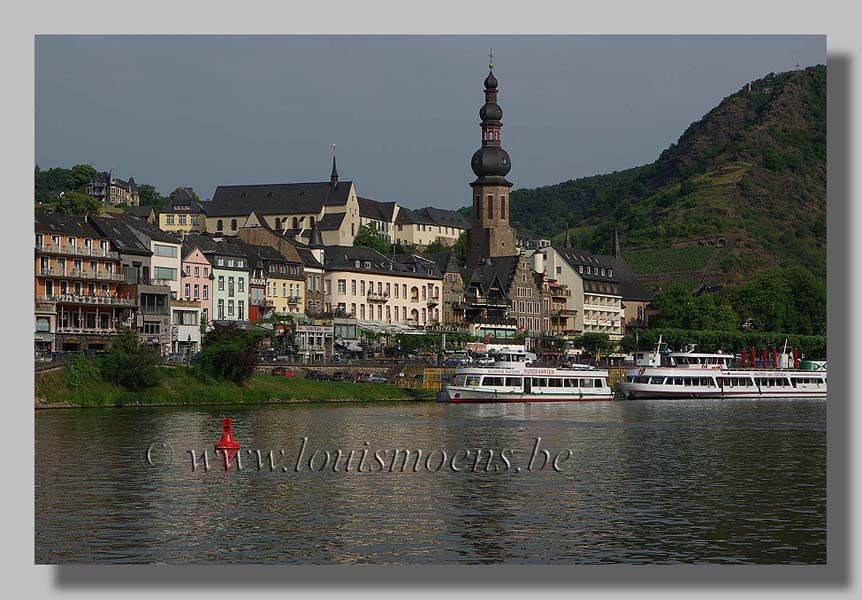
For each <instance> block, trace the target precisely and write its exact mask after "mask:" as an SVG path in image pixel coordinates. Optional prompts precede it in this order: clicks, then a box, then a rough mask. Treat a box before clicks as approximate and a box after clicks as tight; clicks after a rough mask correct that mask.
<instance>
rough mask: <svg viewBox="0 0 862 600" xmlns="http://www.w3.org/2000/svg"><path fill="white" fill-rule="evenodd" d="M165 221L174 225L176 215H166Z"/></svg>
mask: <svg viewBox="0 0 862 600" xmlns="http://www.w3.org/2000/svg"><path fill="white" fill-rule="evenodd" d="M165 223H166V224H167V225H173V224H174V215H165Z"/></svg>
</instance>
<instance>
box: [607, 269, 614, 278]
mask: <svg viewBox="0 0 862 600" xmlns="http://www.w3.org/2000/svg"><path fill="white" fill-rule="evenodd" d="M613 276H614V270H613V269H608V277H613Z"/></svg>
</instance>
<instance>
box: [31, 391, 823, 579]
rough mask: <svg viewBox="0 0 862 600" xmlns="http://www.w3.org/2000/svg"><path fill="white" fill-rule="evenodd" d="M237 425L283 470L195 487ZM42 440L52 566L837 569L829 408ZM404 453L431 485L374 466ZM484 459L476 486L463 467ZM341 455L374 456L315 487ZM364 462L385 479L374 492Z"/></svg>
mask: <svg viewBox="0 0 862 600" xmlns="http://www.w3.org/2000/svg"><path fill="white" fill-rule="evenodd" d="M224 414H227V415H228V416H231V417H233V419H234V434H235V436H236V438H237V439H238V440H239V441H240V442H241V443H242V445H243V452H246V451H247V450H249V449H255V450H258V449H259V450H261V451H262V452H263V454H264V459H265V455H266V452H268V451H269V450H270V449H274V450H275V459H276V469H275V470H274V471H270V466H269V463H268V462H266V460H265V465H264V468H263V469H262V470H258V469H257V460H256V458H254V457H253V456H249V455H246V456H244V457H243V468H242V470H241V471H239V472H237V471H236V470H235V466H234V469H232V470H231V471H230V472H225V471H224V468H223V464H222V465H219V464H216V463H215V462H214V461H213V462H212V463H211V467H212V468H211V469H210V470H209V471H207V472H204V471H203V469H201V468H198V470H197V471H195V472H192V469H191V465H192V461H191V457H190V455H189V454H188V452H187V451H188V449H196V450H197V452H198V454H201V453H202V452H203V450H204V449H208V451H209V453H210V455H212V452H213V443H214V442H215V440H216V439H217V438H218V430H219V428H220V418H221V416H223V415H224ZM35 421H36V451H37V455H36V532H35V534H36V537H35V539H36V561H37V562H38V563H61V562H76V563H81V562H86V563H89V562H105V563H108V562H148V563H149V562H158V563H185V562H219V561H230V562H266V563H277V562H285V563H286V562H301V563H354V562H366V563H496V562H511V563H581V564H586V563H677V562H686V563H688V562H716V563H763V564H765V563H825V561H826V402H825V401H824V400H810V401H809V400H792V401H788V400H757V401H714V400H692V401H658V400H656V401H652V400H643V401H635V402H623V401H617V402H593V403H558V404H557V403H555V404H529V405H502V404H501V405H493V404H488V405H447V404H437V403H431V402H421V403H397V404H395V403H393V404H377V403H374V404H334V405H284V406H266V407H251V408H249V407H214V408H162V409H110V410H64V411H37V412H36V419H35ZM303 437H307V438H308V442H307V444H306V453H305V455H304V458H303V460H304V464H303V470H302V471H301V472H299V473H296V472H295V466H296V465H295V463H296V460H297V455H298V454H299V450H300V446H301V443H300V440H301V438H303ZM537 437H541V438H542V439H541V446H540V448H541V449H545V448H546V449H548V450H549V451H550V452H551V457H552V458H553V457H555V456H557V454H558V453H561V461H564V462H561V463H559V466H560V469H561V470H562V472H556V471H554V470H553V469H552V468H551V467H550V466H547V467H546V468H545V469H542V470H538V467H539V464H540V462H541V461H540V460H539V459H537V460H536V461H535V462H534V469H533V470H532V471H530V470H529V469H528V465H529V460H530V456H531V452H532V450H533V446H534V444H535V439H536V438H537ZM163 441H164V442H167V443H169V444H170V445H171V446H172V447H173V450H174V454H173V455H174V459H173V462H172V463H171V464H169V465H164V463H166V462H168V461H169V460H170V453H169V452H167V451H166V450H163V449H162V446H161V445H157V446H154V450H153V453H152V454H151V456H150V458H151V459H152V462H154V463H157V464H158V465H160V466H158V467H152V466H149V464H148V463H147V462H146V461H145V460H142V455H143V454H144V453H145V451H146V449H147V447H148V446H150V444H152V443H156V442H163ZM366 442H367V444H366ZM395 448H400V449H411V450H416V449H421V450H423V453H424V456H423V460H422V463H421V464H420V467H419V471H418V472H415V473H414V472H413V471H412V464H413V463H412V461H411V463H410V467H409V468H408V469H407V472H400V468H398V467H396V468H395V471H394V472H391V473H390V472H389V471H388V463H387V470H386V471H383V472H381V471H380V468H379V464H378V463H376V462H375V461H374V460H373V453H374V451H376V450H390V451H391V450H394V449H395ZM476 448H483V449H485V450H486V452H485V454H484V457H485V458H484V459H483V462H482V463H481V464H480V466H479V469H478V472H475V471H474V469H473V468H472V465H473V463H472V460H463V458H464V456H465V452H466V450H467V449H476ZM336 449H342V450H343V451H344V452H345V455H346V453H347V452H348V451H349V450H355V451H356V455H355V456H356V458H357V460H356V461H354V462H353V463H352V469H351V471H350V472H348V473H344V472H339V473H333V472H332V471H331V470H329V469H328V470H327V471H325V472H322V473H316V472H313V473H312V472H309V471H308V458H309V455H310V454H311V453H312V452H314V451H315V450H320V451H321V452H319V453H318V457H317V458H318V459H319V460H318V462H317V463H315V466H317V467H318V468H319V467H320V466H321V465H322V463H323V453H322V452H323V451H324V450H329V451H335V450H336ZM363 449H369V450H370V452H369V455H370V456H371V457H372V458H371V459H369V460H368V461H367V462H366V464H365V467H364V468H365V469H368V468H371V469H373V470H374V471H375V472H373V473H357V472H356V469H357V465H356V462H357V461H358V458H359V457H360V455H361V452H362V450H363ZM489 449H490V450H494V451H495V459H496V460H495V462H493V463H492V470H491V472H485V470H484V466H485V465H486V464H487V460H486V458H487V450H489ZM280 450H284V452H285V454H284V457H282V456H281V454H280V452H279V451H280ZM431 450H437V451H438V452H436V453H435V454H434V458H433V459H431V460H430V462H429V463H426V462H425V458H426V457H427V455H428V453H429V452H430V451H431ZM440 450H443V451H446V453H447V457H448V459H447V460H449V461H451V457H452V455H453V454H454V453H456V452H457V451H459V450H461V451H462V452H461V453H460V455H459V456H460V458H459V459H458V461H457V462H456V463H455V466H456V467H460V468H463V467H464V466H465V465H466V466H467V467H468V468H466V469H465V470H464V471H459V472H453V471H452V470H451V468H449V467H450V466H451V462H450V463H448V464H447V466H445V467H444V468H443V469H441V470H440V471H438V472H429V471H428V470H427V469H428V467H430V469H431V471H433V470H435V469H436V468H437V465H438V464H439V463H440V462H441V454H440V452H439V451H440ZM501 450H507V451H508V452H507V457H508V459H509V462H510V468H508V469H506V470H502V468H503V467H504V466H505V464H504V462H503V461H501V460H500V459H499V452H500V451H501ZM569 450H570V451H571V458H568V457H569V453H568V451H569ZM383 456H384V457H386V456H389V454H384V455H383ZM566 458H568V460H564V459H566ZM344 462H345V461H342V463H341V466H342V470H343V463H344ZM330 464H331V463H330ZM494 467H497V468H499V469H501V470H498V471H495V470H494ZM515 469H520V472H516V470H515ZM285 470H286V472H285Z"/></svg>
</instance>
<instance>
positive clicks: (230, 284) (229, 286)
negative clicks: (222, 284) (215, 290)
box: [227, 277, 234, 315]
mask: <svg viewBox="0 0 862 600" xmlns="http://www.w3.org/2000/svg"><path fill="white" fill-rule="evenodd" d="M233 283H234V279H233V277H228V278H227V295H228V296H233V289H234V285H233ZM228 314H231V315H232V314H233V311H232V310H231V311H228Z"/></svg>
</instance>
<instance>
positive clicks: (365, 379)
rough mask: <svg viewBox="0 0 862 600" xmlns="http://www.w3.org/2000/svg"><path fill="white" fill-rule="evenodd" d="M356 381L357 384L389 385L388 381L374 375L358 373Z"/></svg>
mask: <svg viewBox="0 0 862 600" xmlns="http://www.w3.org/2000/svg"><path fill="white" fill-rule="evenodd" d="M356 381H357V382H359V383H389V380H388V379H386V378H385V377H381V376H380V375H377V374H376V373H360V374H359V379H357V380H356Z"/></svg>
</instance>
